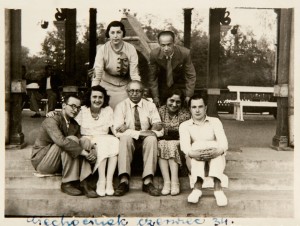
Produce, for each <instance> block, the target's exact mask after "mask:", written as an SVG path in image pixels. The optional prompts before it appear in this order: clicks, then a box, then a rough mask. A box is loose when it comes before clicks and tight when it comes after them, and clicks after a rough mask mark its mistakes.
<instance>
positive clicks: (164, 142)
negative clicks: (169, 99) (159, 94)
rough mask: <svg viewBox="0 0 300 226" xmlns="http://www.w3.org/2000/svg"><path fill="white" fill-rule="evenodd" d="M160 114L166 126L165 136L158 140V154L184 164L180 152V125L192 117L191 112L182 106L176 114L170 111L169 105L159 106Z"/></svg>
mask: <svg viewBox="0 0 300 226" xmlns="http://www.w3.org/2000/svg"><path fill="white" fill-rule="evenodd" d="M159 115H160V117H161V120H162V123H163V126H164V136H163V137H162V138H161V139H160V140H159V141H158V156H159V157H160V158H162V159H172V158H173V159H174V161H175V162H176V163H178V164H179V165H182V162H181V158H180V153H179V150H180V149H179V132H178V129H179V125H180V124H181V123H182V122H184V121H186V120H188V119H190V118H191V115H190V112H189V111H188V110H187V109H185V108H181V109H180V110H179V111H178V113H177V114H176V115H175V116H171V115H169V113H168V109H167V106H166V105H164V106H162V107H160V108H159Z"/></svg>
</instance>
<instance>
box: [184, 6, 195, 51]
mask: <svg viewBox="0 0 300 226" xmlns="http://www.w3.org/2000/svg"><path fill="white" fill-rule="evenodd" d="M192 10H193V8H186V9H183V11H184V46H185V47H186V48H190V47H191V25H192Z"/></svg>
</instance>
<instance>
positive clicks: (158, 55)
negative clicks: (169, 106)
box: [148, 31, 196, 106]
mask: <svg viewBox="0 0 300 226" xmlns="http://www.w3.org/2000/svg"><path fill="white" fill-rule="evenodd" d="M174 42H175V35H174V33H173V32H172V31H162V32H160V33H159V34H158V43H159V45H160V47H158V48H156V49H153V50H152V51H151V52H150V62H149V78H148V79H149V80H148V82H149V88H150V90H151V93H152V97H153V102H154V103H155V104H156V106H160V103H161V102H163V101H164V99H165V98H166V97H165V95H166V93H167V91H168V90H169V89H170V88H183V87H182V86H180V85H181V84H185V88H184V90H183V91H184V93H185V103H186V104H187V103H188V101H189V99H190V97H191V96H192V95H193V94H194V89H195V83H196V71H195V68H194V65H193V63H192V61H191V54H190V50H189V49H187V48H185V47H182V46H177V45H175V44H174Z"/></svg>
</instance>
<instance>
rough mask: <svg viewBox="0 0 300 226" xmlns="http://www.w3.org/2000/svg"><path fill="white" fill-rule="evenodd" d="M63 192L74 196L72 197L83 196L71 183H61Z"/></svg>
mask: <svg viewBox="0 0 300 226" xmlns="http://www.w3.org/2000/svg"><path fill="white" fill-rule="evenodd" d="M60 188H61V191H62V192H64V193H66V194H68V195H72V196H78V195H82V191H80V190H79V189H77V188H76V187H74V186H73V185H72V183H71V182H69V183H61V187H60Z"/></svg>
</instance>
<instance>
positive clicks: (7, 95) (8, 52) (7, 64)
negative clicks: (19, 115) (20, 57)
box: [5, 9, 11, 144]
mask: <svg viewBox="0 0 300 226" xmlns="http://www.w3.org/2000/svg"><path fill="white" fill-rule="evenodd" d="M10 34H11V26H10V10H9V9H5V144H9V126H10V120H9V118H10V117H9V115H10V73H11V72H10V68H11V67H10V65H11V60H10V58H11V50H10V49H11V40H10V36H11V35H10Z"/></svg>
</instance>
